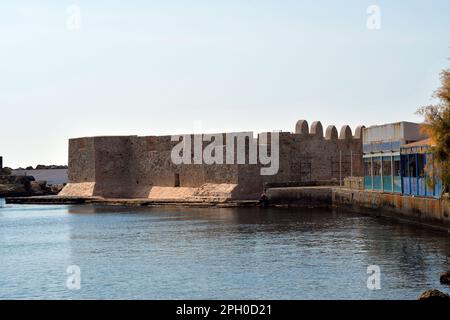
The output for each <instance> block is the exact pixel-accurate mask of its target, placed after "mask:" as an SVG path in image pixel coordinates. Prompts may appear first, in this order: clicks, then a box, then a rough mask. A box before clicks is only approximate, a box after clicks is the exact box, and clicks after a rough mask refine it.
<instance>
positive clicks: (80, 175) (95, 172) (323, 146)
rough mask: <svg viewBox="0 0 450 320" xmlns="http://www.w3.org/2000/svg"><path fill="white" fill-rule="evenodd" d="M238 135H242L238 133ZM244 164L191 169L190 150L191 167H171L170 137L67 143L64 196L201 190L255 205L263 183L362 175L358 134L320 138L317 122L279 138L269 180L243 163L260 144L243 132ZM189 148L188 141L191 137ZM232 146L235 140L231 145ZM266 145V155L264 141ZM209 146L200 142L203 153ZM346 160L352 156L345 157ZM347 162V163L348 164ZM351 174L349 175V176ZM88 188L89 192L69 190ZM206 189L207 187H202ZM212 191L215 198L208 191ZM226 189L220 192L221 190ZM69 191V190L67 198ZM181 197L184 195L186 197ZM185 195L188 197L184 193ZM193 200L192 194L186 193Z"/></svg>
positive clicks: (253, 166)
mask: <svg viewBox="0 0 450 320" xmlns="http://www.w3.org/2000/svg"><path fill="white" fill-rule="evenodd" d="M241 134H242V133H241ZM244 134H246V135H248V138H247V140H246V146H247V148H246V154H245V158H246V164H237V163H236V161H237V150H236V146H235V150H234V151H231V152H233V153H234V160H235V163H234V164H205V163H203V164H194V154H195V149H194V146H193V144H192V146H191V157H190V159H191V163H192V164H178V165H176V164H174V163H173V162H172V160H171V152H172V149H173V148H174V146H175V145H177V144H178V141H171V136H146V137H138V136H117V137H92V138H79V139H71V140H70V141H69V186H68V187H67V188H66V190H64V192H63V194H64V195H66V196H67V195H70V194H71V193H75V194H73V195H78V194H76V190H84V191H83V195H84V196H86V192H87V191H86V190H88V191H89V190H92V196H101V197H107V198H148V197H150V194H152V188H153V189H154V188H155V187H158V188H159V189H158V192H157V193H155V192H156V191H155V190H156V189H154V191H153V194H163V192H162V191H161V189H160V187H162V188H163V187H166V188H177V187H181V188H202V187H203V189H201V190H200V189H199V190H200V191H199V193H201V194H202V196H203V197H206V196H207V193H208V192H210V193H211V194H221V195H223V197H225V196H224V194H225V191H224V190H226V191H227V192H229V197H230V198H233V199H257V198H258V197H259V196H260V194H261V192H262V191H263V188H264V185H265V184H266V183H284V182H293V183H296V182H297V183H303V184H304V183H308V182H314V181H326V180H333V179H335V180H338V179H340V178H342V179H344V178H345V177H346V176H349V175H351V171H353V175H361V174H362V142H361V130H360V128H358V129H357V130H356V132H355V136H353V135H352V132H351V129H350V128H349V127H348V126H344V127H343V128H342V129H341V130H340V133H339V134H338V132H337V129H336V128H335V127H334V126H330V127H328V128H327V130H326V132H325V133H324V130H323V128H322V125H321V123H320V122H314V123H313V124H312V125H311V128H309V127H308V123H307V122H306V121H304V120H301V121H299V122H297V125H296V132H295V133H288V132H280V133H279V138H280V139H279V146H280V148H279V171H278V173H277V174H275V175H266V176H264V175H261V174H260V169H261V164H259V163H258V164H248V163H249V161H248V160H249V154H248V153H249V152H248V151H249V142H250V139H252V140H251V141H254V142H255V143H258V142H260V139H261V135H258V136H257V137H255V138H253V133H251V132H246V133H244ZM219 135H222V140H223V146H222V148H221V149H222V150H223V153H224V160H225V159H226V157H227V149H226V147H225V144H226V142H227V137H230V134H228V135H227V134H225V133H222V134H219ZM190 137H191V140H192V142H193V141H194V136H193V135H191V136H190ZM235 143H236V144H237V140H236V141H235ZM267 144H268V145H269V150H270V139H268V142H267ZM207 145H209V142H203V149H204V148H205V147H206V146H207ZM351 155H352V156H351ZM350 157H351V158H352V161H351V164H350ZM351 169H352V170H351ZM80 183H84V184H86V183H94V185H92V184H90V185H89V188H85V187H83V188H81V187H77V186H75V185H76V184H80ZM206 185H207V187H206ZM214 185H217V190H216V191H217V192H215V191H214ZM224 186H226V187H224ZM70 190H74V191H73V192H72V191H70ZM186 192H187V191H186ZM189 192H191V191H189ZM192 192H193V193H194V194H196V191H195V190H194V191H192Z"/></svg>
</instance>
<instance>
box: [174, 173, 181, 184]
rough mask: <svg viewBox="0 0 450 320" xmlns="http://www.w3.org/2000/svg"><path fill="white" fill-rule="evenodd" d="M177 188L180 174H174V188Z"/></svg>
mask: <svg viewBox="0 0 450 320" xmlns="http://www.w3.org/2000/svg"><path fill="white" fill-rule="evenodd" d="M179 186H180V174H179V173H175V181H174V187H179Z"/></svg>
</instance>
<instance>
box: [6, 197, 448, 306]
mask: <svg viewBox="0 0 450 320" xmlns="http://www.w3.org/2000/svg"><path fill="white" fill-rule="evenodd" d="M0 201H1V200H0ZM449 257H450V235H449V234H445V233H440V232H434V231H430V230H424V229H420V228H418V227H415V226H411V225H405V224H400V223H397V222H393V221H389V220H383V219H376V218H372V217H366V216H359V215H355V214H350V213H346V212H333V211H328V210H305V209H258V208H237V209H228V208H227V209H217V208H214V209H197V208H195V209H194V208H187V209H181V208H175V209H169V208H144V207H110V206H109V207H94V206H18V205H3V206H2V205H1V203H0V299H17V298H19V299H24V298H32V299H35V298H44V299H96V298H99V299H120V298H126V299H188V298H189V299H241V298H242V299H416V298H417V296H418V295H419V294H420V293H421V292H423V291H424V290H426V289H430V288H437V289H439V290H442V291H446V292H449V287H448V286H447V287H445V286H442V285H440V284H439V273H441V272H443V271H445V270H448V269H450V258H449ZM71 265H76V266H78V267H79V268H80V271H81V275H80V285H81V287H80V289H79V290H71V289H69V288H68V286H67V280H68V278H69V277H71V276H73V275H74V274H69V273H66V271H67V268H68V267H69V266H71ZM369 265H377V266H379V267H380V270H381V277H380V279H381V289H380V290H369V289H368V288H367V278H368V276H369V275H368V274H367V267H368V266H369ZM71 270H74V269H71ZM75 270H76V268H75ZM70 279H72V280H73V278H69V280H70ZM73 283H76V281H75V282H70V281H69V287H71V286H70V284H73Z"/></svg>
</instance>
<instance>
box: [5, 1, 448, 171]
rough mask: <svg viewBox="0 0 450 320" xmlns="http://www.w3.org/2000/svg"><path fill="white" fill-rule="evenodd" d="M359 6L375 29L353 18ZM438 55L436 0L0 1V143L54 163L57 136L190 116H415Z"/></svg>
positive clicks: (11, 153)
mask: <svg viewBox="0 0 450 320" xmlns="http://www.w3.org/2000/svg"><path fill="white" fill-rule="evenodd" d="M71 4H76V5H78V6H79V8H80V9H81V29H80V30H78V31H70V30H68V29H67V28H66V19H67V12H66V9H67V6H69V5H71ZM373 4H375V5H379V6H380V8H381V29H380V30H369V29H368V28H367V26H366V20H367V18H368V14H367V13H366V9H367V7H368V6H369V5H373ZM448 57H450V1H448V0H442V1H437V0H434V1H430V0H428V1H425V0H424V1H393V0H392V1H361V0H360V1H352V0H347V1H344V0H342V1H336V0H333V1H331V0H330V1H299V0H297V1H291V0H271V1H264V0H258V1H256V0H254V1H246V0H239V1H238V0H221V1H219V0H204V1H197V0H190V1H173V0H164V1H162V0H161V1H151V0H150V1H137V0H134V1H133V0H131V1H111V0H108V1H106V0H105V1H92V0H89V1H61V0H58V1H57V0H54V1H36V0H35V1H20V0H18V1H2V2H0V111H1V112H0V155H3V156H4V157H5V159H4V162H5V165H7V166H12V167H17V166H26V165H33V166H34V165H36V164H39V163H42V164H53V163H54V164H66V163H67V140H68V139H69V138H71V137H79V136H90V135H122V134H138V135H153V134H174V133H186V132H192V131H193V130H194V126H195V124H196V123H198V122H199V121H201V123H202V127H203V130H204V131H207V132H218V131H248V130H254V131H258V132H259V131H270V130H283V131H292V130H293V128H294V125H295V122H296V120H298V119H307V120H308V121H310V122H311V121H314V120H320V121H322V124H323V125H324V126H327V125H329V124H335V125H336V126H341V125H342V124H350V125H351V126H352V128H354V127H355V126H356V125H359V124H365V125H366V126H367V125H374V124H380V123H386V122H394V121H399V120H409V121H420V118H419V117H418V116H416V115H414V112H415V110H416V109H417V108H418V107H419V106H421V105H424V104H429V103H430V102H432V100H431V94H432V92H433V91H434V90H435V89H436V87H437V86H438V85H439V72H440V70H441V69H443V68H447V67H449V61H448V60H447V58H448Z"/></svg>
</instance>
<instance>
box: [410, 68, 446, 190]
mask: <svg viewBox="0 0 450 320" xmlns="http://www.w3.org/2000/svg"><path fill="white" fill-rule="evenodd" d="M441 82H442V85H441V87H440V88H439V89H438V90H437V91H436V92H435V94H434V96H435V97H436V98H438V99H439V103H438V104H436V105H430V106H425V107H422V108H420V109H419V111H418V113H419V114H421V115H423V116H424V118H425V123H424V124H423V130H424V131H425V133H427V134H428V136H429V137H430V138H431V140H432V142H433V144H434V146H433V147H432V152H433V155H434V161H435V167H436V169H437V170H438V174H439V176H440V178H441V180H442V183H443V186H444V188H445V190H446V191H447V192H448V190H449V187H450V69H447V70H444V71H442V73H441Z"/></svg>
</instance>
